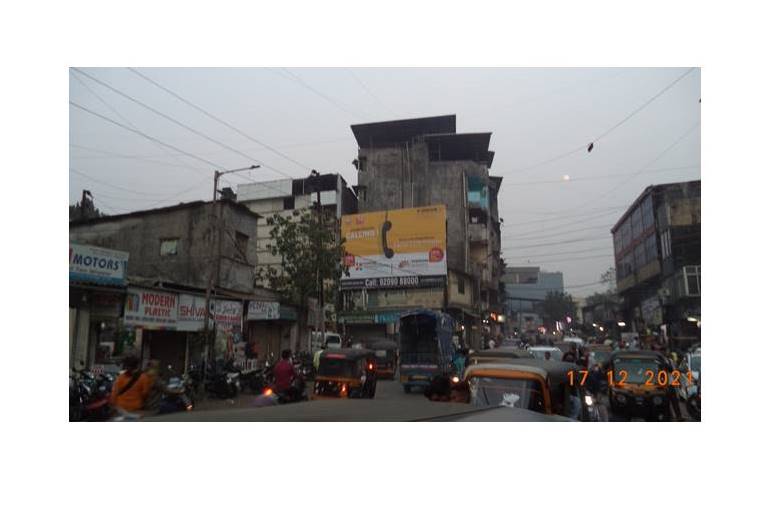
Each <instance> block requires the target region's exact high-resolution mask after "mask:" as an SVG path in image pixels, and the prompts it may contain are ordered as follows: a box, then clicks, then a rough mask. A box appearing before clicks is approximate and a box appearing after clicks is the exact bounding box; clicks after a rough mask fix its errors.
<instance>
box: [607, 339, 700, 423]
mask: <svg viewBox="0 0 768 525" xmlns="http://www.w3.org/2000/svg"><path fill="white" fill-rule="evenodd" d="M666 368H667V367H666V363H665V360H664V356H663V355H661V354H659V353H658V352H649V351H644V350H633V351H624V352H614V353H613V354H612V355H611V358H610V359H609V360H608V362H607V366H606V373H607V374H608V399H609V401H610V404H611V411H612V412H613V413H614V414H616V415H621V416H624V417H627V418H631V417H643V418H645V419H646V420H648V421H658V420H659V419H662V420H669V419H670V405H669V398H668V397H667V388H670V387H671V385H672V384H673V383H677V384H682V383H683V382H684V381H685V380H686V379H685V378H684V377H680V374H679V372H678V373H677V374H675V373H674V372H672V373H669V372H667V370H666Z"/></svg>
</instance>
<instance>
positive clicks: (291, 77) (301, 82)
mask: <svg viewBox="0 0 768 525" xmlns="http://www.w3.org/2000/svg"><path fill="white" fill-rule="evenodd" d="M280 69H281V70H282V72H281V71H276V72H277V73H278V74H280V75H282V76H283V77H284V78H287V79H288V80H293V81H294V82H297V83H298V84H299V85H301V86H303V87H304V88H306V89H308V90H310V91H311V92H312V93H314V94H315V95H317V96H318V97H320V98H322V99H323V100H325V101H326V102H329V103H330V104H332V105H334V106H335V107H337V108H338V109H340V110H341V111H343V112H344V113H347V114H349V115H352V116H353V117H355V118H365V117H363V116H361V115H360V114H359V113H357V112H355V111H352V110H350V109H348V108H346V107H345V106H343V105H342V104H340V103H339V102H337V101H336V100H334V99H332V98H331V97H329V96H328V95H326V94H324V93H322V92H320V91H318V90H317V89H315V88H313V87H312V86H310V85H309V84H307V83H306V82H304V80H302V79H301V77H299V76H298V75H296V74H294V73H291V72H290V71H288V70H287V69H286V68H284V67H283V68H280ZM286 75H287V76H286Z"/></svg>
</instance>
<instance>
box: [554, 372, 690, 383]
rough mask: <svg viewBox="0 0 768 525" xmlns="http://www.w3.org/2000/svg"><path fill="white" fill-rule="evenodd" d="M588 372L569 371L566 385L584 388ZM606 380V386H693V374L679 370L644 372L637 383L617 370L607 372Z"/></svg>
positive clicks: (627, 373) (625, 373) (626, 374)
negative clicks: (631, 384)
mask: <svg viewBox="0 0 768 525" xmlns="http://www.w3.org/2000/svg"><path fill="white" fill-rule="evenodd" d="M589 374H590V372H589V371H588V370H577V371H573V370H571V371H569V372H568V383H569V384H570V385H571V386H574V385H576V384H578V385H581V386H584V384H585V383H586V382H587V378H588V377H589ZM605 376H606V380H607V381H608V386H624V384H625V383H628V382H629V383H633V384H638V383H640V384H643V385H645V386H662V387H665V386H672V387H677V386H685V385H684V384H683V382H682V381H687V382H688V385H693V384H694V380H693V374H692V373H691V371H690V370H689V371H688V372H686V373H683V372H681V371H680V370H672V371H671V372H667V371H666V370H650V369H648V370H645V371H644V372H643V378H642V379H644V381H643V380H641V381H637V380H632V381H629V372H627V371H626V370H617V371H616V372H614V371H613V370H608V372H606V374H605Z"/></svg>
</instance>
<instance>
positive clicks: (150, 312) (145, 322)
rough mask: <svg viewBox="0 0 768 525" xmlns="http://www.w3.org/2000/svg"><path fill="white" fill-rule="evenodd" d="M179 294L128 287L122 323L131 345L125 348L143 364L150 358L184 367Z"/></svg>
mask: <svg viewBox="0 0 768 525" xmlns="http://www.w3.org/2000/svg"><path fill="white" fill-rule="evenodd" d="M178 322H179V294H177V293H174V292H168V291H165V290H159V289H149V288H135V287H129V288H128V291H127V293H126V297H125V307H124V315H123V325H124V327H125V330H126V332H127V333H128V334H129V336H128V341H130V342H131V343H132V344H131V345H130V346H129V347H128V348H127V350H128V351H131V352H133V353H134V354H135V355H137V356H139V357H140V358H141V360H142V364H143V365H144V366H146V364H147V362H148V361H149V360H150V359H151V360H158V361H160V364H161V366H163V367H166V366H169V365H170V366H172V367H173V368H175V369H177V370H181V369H183V367H184V356H185V349H186V334H185V333H184V332H179V331H178Z"/></svg>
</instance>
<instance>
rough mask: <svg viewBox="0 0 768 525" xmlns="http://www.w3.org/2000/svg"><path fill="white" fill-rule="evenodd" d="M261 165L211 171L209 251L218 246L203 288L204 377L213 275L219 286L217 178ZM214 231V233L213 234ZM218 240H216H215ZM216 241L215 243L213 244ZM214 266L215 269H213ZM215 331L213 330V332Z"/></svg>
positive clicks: (209, 352)
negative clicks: (214, 260)
mask: <svg viewBox="0 0 768 525" xmlns="http://www.w3.org/2000/svg"><path fill="white" fill-rule="evenodd" d="M260 167H261V166H255V165H253V166H248V167H247V168H239V169H235V170H228V171H218V170H216V171H214V172H213V201H212V202H211V214H210V219H209V221H208V225H209V230H210V233H211V238H210V249H209V253H213V247H214V246H218V249H217V254H216V262H215V265H209V268H208V285H207V286H206V288H205V314H204V315H205V317H204V321H203V377H205V374H206V371H207V368H208V359H209V358H210V355H211V341H210V336H209V327H208V325H209V322H210V319H211V294H212V293H213V286H214V275H215V284H216V287H218V286H219V277H220V273H221V226H222V224H221V223H222V221H221V217H220V215H221V214H220V213H219V211H220V208H221V206H220V205H217V196H218V194H219V179H220V178H221V177H222V176H223V175H227V174H229V173H237V172H239V171H249V170H255V169H257V168H260ZM214 233H215V235H214ZM216 241H218V242H216ZM215 242H216V244H214V243H215ZM214 267H215V271H214ZM214 333H215V332H214Z"/></svg>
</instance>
